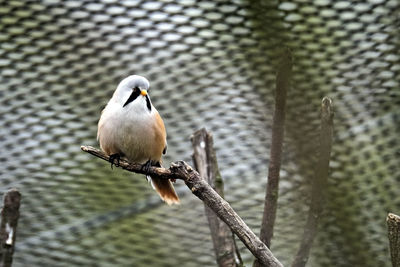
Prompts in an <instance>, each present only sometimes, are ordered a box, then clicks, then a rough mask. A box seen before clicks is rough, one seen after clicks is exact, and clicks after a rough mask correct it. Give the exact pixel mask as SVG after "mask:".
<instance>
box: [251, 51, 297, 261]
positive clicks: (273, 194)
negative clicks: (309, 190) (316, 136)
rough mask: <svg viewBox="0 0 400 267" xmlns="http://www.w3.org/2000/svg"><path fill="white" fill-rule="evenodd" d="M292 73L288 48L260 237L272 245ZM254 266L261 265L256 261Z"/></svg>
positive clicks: (278, 86)
mask: <svg viewBox="0 0 400 267" xmlns="http://www.w3.org/2000/svg"><path fill="white" fill-rule="evenodd" d="M291 75H292V58H291V53H290V51H289V50H286V52H285V54H284V56H283V58H282V61H281V63H280V66H279V68H278V71H277V75H276V92H275V110H274V117H273V122H272V140H271V151H270V161H269V167H268V181H267V189H266V194H265V202H264V213H263V219H262V224H261V232H260V238H261V240H262V241H263V242H264V243H265V244H266V245H267V247H270V246H271V239H272V236H273V231H274V224H275V218H276V207H277V203H278V194H279V178H280V176H279V172H280V169H281V157H282V146H283V136H284V126H285V106H286V94H287V91H288V90H289V86H290V79H291ZM254 266H259V265H258V264H257V263H256V262H255V263H254Z"/></svg>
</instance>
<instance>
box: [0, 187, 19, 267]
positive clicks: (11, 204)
mask: <svg viewBox="0 0 400 267" xmlns="http://www.w3.org/2000/svg"><path fill="white" fill-rule="evenodd" d="M20 203H21V194H20V193H19V191H18V190H17V189H10V190H9V191H7V193H6V194H5V195H4V199H3V208H2V210H1V224H0V238H1V241H0V242H1V247H0V258H1V262H0V266H1V267H10V266H11V265H12V260H13V254H14V248H15V238H16V235H17V225H18V219H19V206H20Z"/></svg>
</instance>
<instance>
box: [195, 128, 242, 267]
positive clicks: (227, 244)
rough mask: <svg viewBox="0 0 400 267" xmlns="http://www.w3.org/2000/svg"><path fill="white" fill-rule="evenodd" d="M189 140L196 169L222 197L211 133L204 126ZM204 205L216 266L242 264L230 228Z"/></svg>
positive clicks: (220, 179)
mask: <svg viewBox="0 0 400 267" xmlns="http://www.w3.org/2000/svg"><path fill="white" fill-rule="evenodd" d="M191 141H192V145H193V150H194V154H193V162H194V166H195V168H196V170H197V171H198V172H199V173H200V176H201V177H203V179H205V180H206V181H207V182H208V183H209V184H210V185H211V187H212V188H213V189H214V190H215V191H216V192H217V193H218V194H219V195H220V196H221V197H224V183H223V180H222V177H221V174H220V172H219V169H218V163H217V156H216V154H215V150H214V147H213V137H212V135H211V133H209V132H207V131H206V129H204V128H203V129H200V130H198V131H196V132H194V133H193V135H192V137H191ZM204 207H205V211H206V215H207V219H208V223H209V225H210V231H211V236H212V240H213V244H214V250H215V256H216V259H217V263H218V266H220V267H228V266H229V267H233V266H242V265H243V263H242V260H241V257H240V254H239V253H238V249H237V247H236V244H235V239H234V236H233V235H232V232H231V230H230V229H229V227H228V226H227V225H226V224H225V223H224V222H223V221H222V220H220V219H219V218H218V217H217V215H216V214H215V213H214V212H213V211H212V209H211V208H209V207H208V206H206V205H204Z"/></svg>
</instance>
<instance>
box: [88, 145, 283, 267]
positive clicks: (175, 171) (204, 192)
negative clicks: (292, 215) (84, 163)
mask: <svg viewBox="0 0 400 267" xmlns="http://www.w3.org/2000/svg"><path fill="white" fill-rule="evenodd" d="M81 149H82V150H83V151H85V152H88V153H90V154H92V155H94V156H96V157H99V158H101V159H104V160H106V161H109V157H108V156H107V155H106V154H104V153H103V152H102V151H100V150H98V149H95V148H93V147H90V146H82V147H81ZM119 166H120V167H121V168H123V169H125V170H127V171H131V172H135V173H141V174H145V172H146V171H145V170H144V168H142V165H141V164H137V163H129V162H127V161H125V160H123V159H121V160H120V163H119ZM147 171H148V172H147V174H149V175H150V176H153V177H158V178H162V179H180V180H183V181H184V182H185V184H186V186H187V187H188V188H189V189H190V190H191V192H192V193H193V194H194V195H196V196H197V197H198V198H199V199H201V200H202V201H203V202H204V203H205V204H206V205H207V206H208V207H210V208H211V209H212V210H213V211H214V212H215V213H216V214H217V216H218V217H219V218H220V219H221V220H223V221H224V222H225V223H226V224H227V225H228V226H229V227H230V228H231V230H232V231H233V232H234V233H235V234H236V235H237V237H239V239H240V240H241V241H242V242H243V243H244V245H245V246H246V247H247V248H248V249H249V250H250V252H251V253H252V254H253V255H254V256H255V257H256V258H257V259H258V260H259V261H260V262H261V263H262V264H263V265H265V266H274V267H275V266H283V265H282V264H281V263H280V262H279V261H278V260H277V259H276V258H275V256H274V255H273V254H272V252H271V251H270V250H269V249H268V247H267V246H266V245H265V244H264V243H263V242H261V240H260V239H259V238H258V237H257V236H256V235H255V234H254V233H253V232H252V231H251V230H250V228H249V227H248V226H247V225H246V224H245V223H244V221H243V220H242V219H241V218H240V217H239V215H237V213H236V212H235V211H234V210H233V209H232V207H231V206H230V205H229V203H228V202H226V201H225V200H224V199H223V198H222V197H221V196H220V195H218V193H217V192H215V191H214V189H212V188H211V186H210V185H209V184H208V183H207V182H206V181H205V180H204V179H202V178H201V177H200V174H199V173H198V172H197V171H195V170H194V169H193V168H192V167H191V166H189V165H188V164H187V163H186V162H184V161H178V162H175V163H172V164H171V167H170V168H169V169H165V168H158V167H150V168H148V170H147Z"/></svg>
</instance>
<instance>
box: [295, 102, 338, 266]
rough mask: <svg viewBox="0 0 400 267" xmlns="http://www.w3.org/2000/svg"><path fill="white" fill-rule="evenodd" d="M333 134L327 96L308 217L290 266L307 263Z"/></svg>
mask: <svg viewBox="0 0 400 267" xmlns="http://www.w3.org/2000/svg"><path fill="white" fill-rule="evenodd" d="M332 135H333V107H332V100H331V99H330V98H328V97H324V98H323V99H322V106H321V132H320V147H319V158H318V159H319V160H318V163H317V166H316V170H315V177H314V179H313V184H312V189H311V203H310V210H309V213H308V219H307V222H306V225H305V227H304V233H303V237H302V240H301V243H300V247H299V250H298V251H297V255H296V257H295V259H294V261H293V264H292V267H304V266H305V265H306V263H307V260H308V257H309V254H310V249H311V246H312V243H313V240H314V237H315V235H316V233H317V229H318V222H319V218H320V216H321V213H322V209H323V202H324V195H325V191H326V185H327V182H328V172H329V160H330V155H331V148H332Z"/></svg>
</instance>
